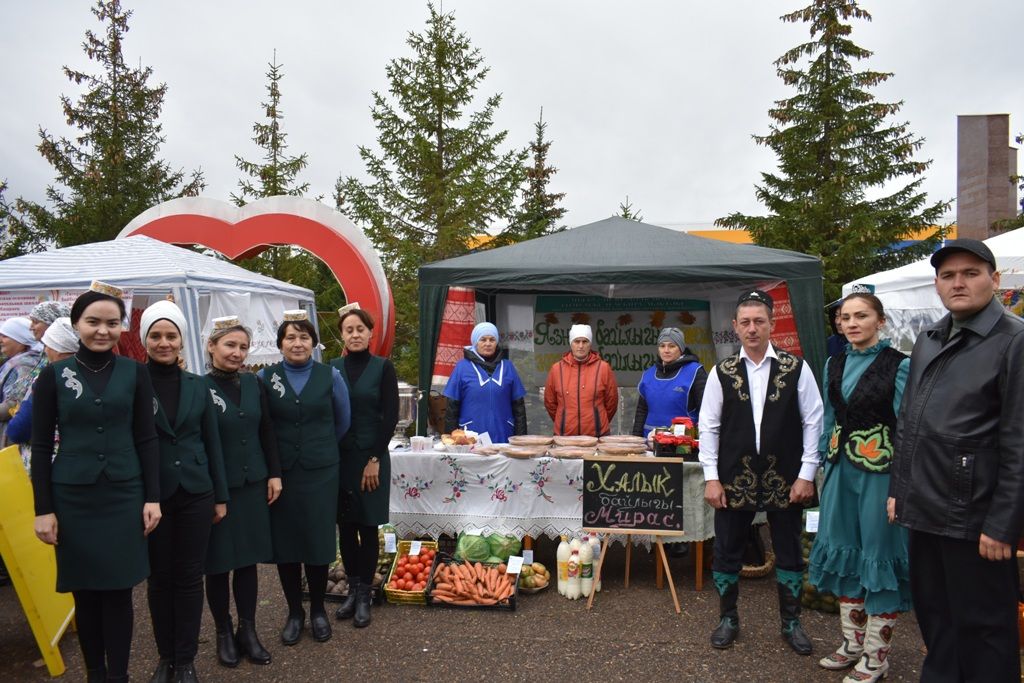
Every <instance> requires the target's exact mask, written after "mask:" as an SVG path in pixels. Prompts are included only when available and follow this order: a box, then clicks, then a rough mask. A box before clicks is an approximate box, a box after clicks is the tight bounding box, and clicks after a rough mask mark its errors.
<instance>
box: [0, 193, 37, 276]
mask: <svg viewBox="0 0 1024 683" xmlns="http://www.w3.org/2000/svg"><path fill="white" fill-rule="evenodd" d="M6 192H7V181H6V180H0V259H6V258H11V257H12V256H21V255H22V254H27V253H29V252H33V251H42V250H43V249H44V248H45V246H46V245H45V236H44V235H40V234H39V233H38V232H37V231H36V230H35V229H33V226H31V225H29V224H26V222H25V220H24V216H22V215H20V214H19V212H18V210H17V209H16V208H15V207H14V206H12V205H11V204H10V202H8V201H7V199H5V198H4V193H6ZM15 204H17V201H15Z"/></svg>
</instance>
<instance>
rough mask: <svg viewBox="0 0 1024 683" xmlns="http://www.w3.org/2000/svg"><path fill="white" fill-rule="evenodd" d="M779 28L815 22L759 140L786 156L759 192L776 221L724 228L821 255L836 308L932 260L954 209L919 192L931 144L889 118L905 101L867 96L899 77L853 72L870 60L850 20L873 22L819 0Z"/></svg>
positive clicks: (783, 66)
mask: <svg viewBox="0 0 1024 683" xmlns="http://www.w3.org/2000/svg"><path fill="white" fill-rule="evenodd" d="M781 19H782V21H784V22H788V23H797V22H803V23H806V24H808V25H809V26H808V27H809V30H810V37H811V39H810V41H808V42H805V43H802V44H800V45H798V46H796V47H794V48H793V49H791V50H789V51H787V52H786V53H785V54H783V55H782V56H781V57H780V58H779V59H778V60H776V62H775V65H776V67H777V73H778V75H779V77H780V78H781V79H782V81H783V82H784V83H785V84H786V85H787V86H790V87H792V88H793V89H794V90H795V91H796V92H795V94H794V95H793V96H792V97H790V98H788V99H784V100H781V101H778V102H776V103H775V106H774V107H772V108H771V109H770V110H769V116H770V117H771V118H772V120H773V123H772V124H771V125H770V126H769V133H768V134H767V135H755V136H754V139H755V140H756V141H757V143H758V144H761V145H765V146H767V147H769V148H770V149H771V150H772V151H774V152H775V154H776V156H777V158H778V171H777V172H774V173H762V174H761V178H762V183H761V184H760V185H758V186H756V196H757V198H758V200H759V201H760V202H761V203H762V204H764V206H765V208H766V209H767V210H768V213H767V215H763V216H747V215H743V214H741V213H733V214H731V215H729V216H727V217H725V218H720V219H718V220H717V221H716V223H717V224H718V225H721V226H726V227H730V228H746V229H747V230H749V232H750V235H751V237H752V238H753V240H754V242H755V243H757V244H759V245H762V246H766V247H775V248H780V249H790V250H793V251H800V252H804V253H808V254H813V255H815V256H818V257H820V258H821V259H822V262H823V267H824V275H825V290H826V300H829V299H832V298H835V297H836V296H837V295H838V294H839V292H840V289H841V287H842V284H843V283H844V282H848V281H850V280H853V279H856V278H857V277H861V276H863V275H866V274H869V273H873V272H876V271H880V270H885V269H888V268H893V267H895V266H898V265H901V264H903V263H907V262H910V261H914V260H917V259H920V258H922V257H924V256H925V255H927V254H929V253H930V252H931V251H933V250H934V248H935V246H936V244H937V242H938V241H940V240H941V239H942V238H943V236H944V234H945V229H944V228H942V227H939V228H938V229H935V225H936V223H938V221H939V220H940V218H941V217H942V215H943V214H944V213H945V212H946V211H947V210H948V209H949V205H950V203H949V202H945V201H940V202H935V203H931V204H929V203H928V199H927V196H926V195H925V193H924V192H923V191H921V184H922V182H923V181H924V177H923V175H922V174H923V173H924V171H925V170H926V169H927V168H928V166H929V165H930V164H931V161H930V160H928V161H921V160H918V159H915V158H914V155H915V153H916V152H918V151H919V150H920V148H921V146H922V144H923V143H924V140H923V139H922V138H920V137H916V136H915V135H913V133H911V132H910V130H909V124H908V123H898V122H893V121H892V117H893V116H894V115H895V114H896V113H897V112H898V111H899V110H900V107H901V106H902V104H903V103H902V102H891V103H885V102H880V101H878V100H877V99H876V98H875V96H874V95H872V94H871V89H872V88H874V87H876V86H878V85H879V84H881V83H883V82H885V81H886V80H888V79H889V78H891V77H892V74H891V73H883V72H878V71H871V70H860V71H858V70H856V68H855V64H856V63H857V62H860V61H862V60H865V59H867V58H869V57H870V56H871V55H872V53H871V52H870V51H868V50H866V49H864V48H862V47H859V46H857V45H856V44H855V43H854V42H853V41H852V40H851V38H850V34H851V32H852V28H851V24H850V21H851V20H864V21H870V20H871V15H870V14H868V12H866V11H864V10H863V9H861V8H860V7H858V5H857V2H856V1H855V0H814V2H813V3H812V4H810V5H808V6H807V7H805V8H803V9H801V10H798V11H796V12H792V13H790V14H786V15H784V16H783V17H781ZM901 184H902V186H900V185H901ZM894 188H895V189H894ZM930 230H931V231H933V232H932V234H931V236H930V237H926V238H925V239H922V240H920V241H918V242H916V243H913V244H911V245H910V246H907V247H905V248H903V249H898V248H897V245H899V244H900V243H901V242H903V241H906V240H914V239H917V237H918V235H919V233H918V231H925V232H928V231H930Z"/></svg>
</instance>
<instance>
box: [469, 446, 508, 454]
mask: <svg viewBox="0 0 1024 683" xmlns="http://www.w3.org/2000/svg"><path fill="white" fill-rule="evenodd" d="M472 452H473V453H476V454H477V455H497V454H498V453H501V450H500V449H499V448H497V447H495V446H481V445H480V444H477V445H475V446H473V451H472Z"/></svg>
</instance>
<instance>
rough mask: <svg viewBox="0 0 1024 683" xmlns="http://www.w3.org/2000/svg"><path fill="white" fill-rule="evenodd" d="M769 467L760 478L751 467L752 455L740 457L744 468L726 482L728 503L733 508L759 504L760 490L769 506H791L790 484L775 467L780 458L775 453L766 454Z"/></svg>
mask: <svg viewBox="0 0 1024 683" xmlns="http://www.w3.org/2000/svg"><path fill="white" fill-rule="evenodd" d="M765 460H766V461H767V463H768V464H767V467H765V470H764V472H763V473H762V474H761V476H760V481H759V480H758V479H759V478H758V476H757V473H756V472H754V468H753V467H751V457H750V456H749V455H745V456H743V457H742V458H740V465H741V467H742V469H741V470H740V473H739V474H738V475H736V477H735V478H733V480H732V481H731V482H729V483H728V484H725V485H724V486H723V488H724V489H725V493H726V496H725V499H726V503H727V504H728V505H729V507H731V508H735V509H740V508H743V507H746V506H748V505H754V506H756V505H757V494H758V490H760V491H761V492H762V493H763V496H764V503H765V505H767V506H769V507H777V508H783V509H785V508H788V507H789V484H787V483H786V480H785V479H783V478H782V477H781V476H780V475H779V473H778V472H777V471H776V469H775V465H776V463H777V462H778V458H776V457H775V456H774V455H768V456H765Z"/></svg>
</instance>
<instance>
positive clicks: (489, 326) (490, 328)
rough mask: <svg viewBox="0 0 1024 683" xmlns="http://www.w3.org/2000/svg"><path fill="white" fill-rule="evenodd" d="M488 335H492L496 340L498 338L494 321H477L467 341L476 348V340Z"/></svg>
mask: <svg viewBox="0 0 1024 683" xmlns="http://www.w3.org/2000/svg"><path fill="white" fill-rule="evenodd" d="M488 335H490V336H492V337H494V339H495V341H497V340H498V339H499V338H500V337H499V335H498V328H497V327H496V326H495V325H494V323H479V324H478V325H477V326H476V327H474V328H473V333H472V334H470V335H469V341H470V344H471V345H472V346H473V349H474V350H475V349H476V345H477V342H479V341H480V337H486V336H488Z"/></svg>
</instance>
